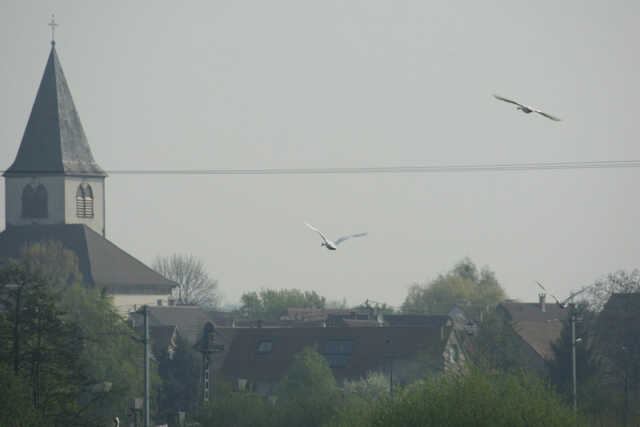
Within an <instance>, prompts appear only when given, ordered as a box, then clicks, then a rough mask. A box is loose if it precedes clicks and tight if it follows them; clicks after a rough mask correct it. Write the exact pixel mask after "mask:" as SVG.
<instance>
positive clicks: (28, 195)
mask: <svg viewBox="0 0 640 427" xmlns="http://www.w3.org/2000/svg"><path fill="white" fill-rule="evenodd" d="M35 197H36V192H35V190H34V189H33V185H31V184H27V186H26V187H24V190H22V218H33V207H34V204H35Z"/></svg>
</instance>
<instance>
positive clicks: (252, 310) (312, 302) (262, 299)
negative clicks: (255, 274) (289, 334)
mask: <svg viewBox="0 0 640 427" xmlns="http://www.w3.org/2000/svg"><path fill="white" fill-rule="evenodd" d="M240 299H241V302H242V305H241V306H240V310H239V311H240V315H241V316H242V317H243V318H245V319H249V320H266V321H273V320H278V319H280V315H281V314H282V312H283V311H285V310H286V309H287V308H325V304H326V299H325V298H324V297H321V296H320V295H318V294H317V293H316V292H315V291H311V292H310V291H302V290H300V289H279V290H276V289H262V290H261V291H260V292H259V293H258V292H246V293H244V294H242V297H241V298H240Z"/></svg>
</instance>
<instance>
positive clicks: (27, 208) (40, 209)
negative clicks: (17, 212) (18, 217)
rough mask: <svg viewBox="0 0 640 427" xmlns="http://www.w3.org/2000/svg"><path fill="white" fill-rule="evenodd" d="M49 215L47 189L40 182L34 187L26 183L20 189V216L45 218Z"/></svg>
mask: <svg viewBox="0 0 640 427" xmlns="http://www.w3.org/2000/svg"><path fill="white" fill-rule="evenodd" d="M47 216H49V212H48V208H47V189H46V188H44V185H42V184H40V185H38V187H36V188H34V187H33V185H32V184H27V186H26V187H24V190H22V218H46V217H47Z"/></svg>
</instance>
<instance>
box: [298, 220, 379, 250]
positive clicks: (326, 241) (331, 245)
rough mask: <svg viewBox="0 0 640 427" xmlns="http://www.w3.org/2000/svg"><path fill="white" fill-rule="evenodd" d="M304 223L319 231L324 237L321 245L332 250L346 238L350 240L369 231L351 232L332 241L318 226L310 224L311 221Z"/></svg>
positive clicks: (321, 236)
mask: <svg viewBox="0 0 640 427" xmlns="http://www.w3.org/2000/svg"><path fill="white" fill-rule="evenodd" d="M304 225H306V226H307V227H309V228H310V229H312V230H313V231H315V232H316V233H318V234H319V235H320V238H321V239H322V243H321V244H320V246H324V247H326V248H327V249H329V250H330V251H335V250H336V249H338V245H339V244H340V243H342V242H344V241H345V240H348V239H350V238H352V237H363V236H366V235H367V233H357V234H350V235H348V236H342V237H338V238H337V239H336V240H334V241H331V240H329V239H327V238H326V237H325V236H324V234H322V232H321V231H320V230H318V229H317V228H315V227H314V226H313V225H311V224H309V223H306V222H305V223H304Z"/></svg>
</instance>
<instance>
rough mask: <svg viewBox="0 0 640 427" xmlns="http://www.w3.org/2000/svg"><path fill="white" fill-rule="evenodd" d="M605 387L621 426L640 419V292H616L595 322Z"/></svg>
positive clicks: (596, 339)
mask: <svg viewBox="0 0 640 427" xmlns="http://www.w3.org/2000/svg"><path fill="white" fill-rule="evenodd" d="M595 330H596V338H595V341H596V346H597V351H598V354H599V355H601V356H602V359H603V363H602V365H603V376H604V378H605V383H606V385H607V386H608V387H607V388H608V389H609V391H610V392H611V394H612V395H615V396H616V399H615V400H616V402H615V404H614V405H612V406H614V407H616V408H617V409H618V413H620V414H622V419H621V420H619V421H620V422H622V423H623V424H624V425H630V424H635V423H638V422H640V292H635V293H627V294H622V295H615V297H613V298H611V300H610V301H609V302H608V303H607V304H606V307H605V309H604V310H602V311H601V312H600V313H599V315H598V318H597V321H596V328H595Z"/></svg>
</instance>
